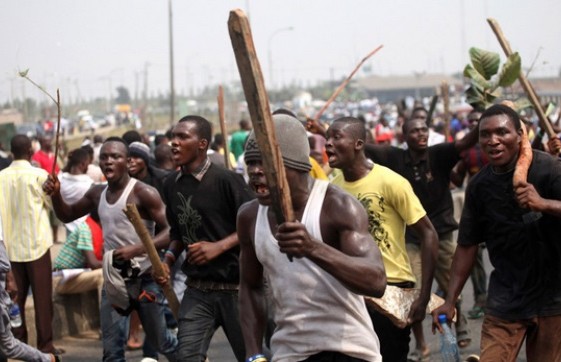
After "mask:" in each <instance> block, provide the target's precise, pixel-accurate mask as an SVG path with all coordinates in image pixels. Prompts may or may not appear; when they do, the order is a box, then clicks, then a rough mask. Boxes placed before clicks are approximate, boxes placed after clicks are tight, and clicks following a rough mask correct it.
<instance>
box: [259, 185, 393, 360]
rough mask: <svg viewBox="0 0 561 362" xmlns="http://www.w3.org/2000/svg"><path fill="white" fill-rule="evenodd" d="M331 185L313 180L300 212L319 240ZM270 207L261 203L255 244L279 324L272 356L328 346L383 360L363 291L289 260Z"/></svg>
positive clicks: (297, 356) (301, 355) (303, 354)
mask: <svg viewBox="0 0 561 362" xmlns="http://www.w3.org/2000/svg"><path fill="white" fill-rule="evenodd" d="M328 185H329V183H328V182H327V181H323V180H315V183H314V186H313V188H312V191H311V193H310V196H309V198H308V202H307V204H306V209H305V210H304V215H303V217H302V223H303V224H304V225H306V228H307V229H308V232H309V233H310V235H311V236H312V237H313V238H315V239H317V240H319V241H321V242H323V239H322V237H321V229H320V214H321V208H322V205H323V200H324V198H325V192H326V190H327V187H328ZM267 211H268V207H267V206H261V205H260V206H259V210H258V212H257V221H256V226H255V250H256V255H257V258H258V259H259V261H260V262H261V264H262V265H263V268H264V271H265V275H266V277H267V281H268V283H269V285H270V286H271V288H270V289H271V291H270V292H271V298H272V301H273V306H270V307H272V308H273V311H274V316H275V323H276V325H277V327H276V329H275V332H274V334H273V337H272V339H271V347H272V352H273V361H300V360H303V359H306V358H308V357H309V356H311V355H314V354H316V353H320V352H324V351H334V352H340V353H344V354H346V355H349V356H352V357H355V358H360V359H363V360H366V361H381V360H382V357H381V355H380V342H379V341H378V337H377V336H376V333H375V332H374V328H373V327H372V321H371V319H370V316H369V315H368V312H367V311H366V306H365V304H364V299H363V297H362V296H359V295H357V294H354V293H352V292H351V291H349V290H348V289H347V288H346V287H345V286H344V285H343V284H341V282H339V281H338V280H337V279H335V278H334V277H333V276H331V274H329V273H327V272H326V271H325V270H323V269H322V268H320V267H319V266H318V265H316V264H315V263H314V262H312V261H311V260H309V259H307V258H301V259H297V258H294V259H293V262H290V261H289V260H288V258H287V257H286V255H285V254H282V253H281V252H280V251H279V247H278V243H277V240H276V239H275V238H274V236H273V235H272V233H271V228H270V226H269V220H268V218H267ZM357 277H359V276H357Z"/></svg>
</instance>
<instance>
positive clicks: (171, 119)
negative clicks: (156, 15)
mask: <svg viewBox="0 0 561 362" xmlns="http://www.w3.org/2000/svg"><path fill="white" fill-rule="evenodd" d="M171 1H172V0H168V8H169V78H170V79H169V81H170V84H169V86H170V94H169V99H170V115H169V124H170V126H173V124H174V122H175V84H174V81H173V14H172V9H171Z"/></svg>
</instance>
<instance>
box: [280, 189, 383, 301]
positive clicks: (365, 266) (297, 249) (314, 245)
mask: <svg viewBox="0 0 561 362" xmlns="http://www.w3.org/2000/svg"><path fill="white" fill-rule="evenodd" d="M320 222H321V229H322V235H323V238H324V240H323V242H321V241H318V240H316V239H314V238H312V236H311V235H310V234H309V233H308V231H307V230H306V228H305V226H304V225H303V224H301V223H300V222H286V223H284V224H282V225H280V226H279V227H278V231H277V233H276V235H275V238H276V239H277V240H278V241H279V247H280V251H281V252H283V253H288V254H290V255H293V256H294V257H297V258H302V257H306V258H308V259H310V260H312V261H313V262H314V263H316V264H317V265H318V266H320V267H321V268H322V269H324V270H325V271H327V272H328V273H329V274H331V275H332V276H333V277H335V278H336V279H337V280H339V281H340V282H341V283H342V284H344V285H345V286H346V287H347V288H348V289H349V290H351V291H352V292H354V293H357V294H361V295H366V296H373V297H381V296H382V295H383V294H384V291H385V288H386V271H385V269H384V263H383V261H382V255H381V254H380V250H379V249H378V246H377V245H376V242H375V241H374V239H373V238H372V236H371V235H370V232H369V230H368V218H367V215H366V212H365V211H364V208H363V207H362V205H361V204H360V203H359V202H358V201H357V200H356V199H355V198H354V197H352V196H351V195H349V194H347V193H345V192H343V191H342V190H340V189H339V188H336V187H335V186H332V185H330V186H329V188H328V191H327V194H326V196H325V200H324V203H323V207H322V213H321V221H320Z"/></svg>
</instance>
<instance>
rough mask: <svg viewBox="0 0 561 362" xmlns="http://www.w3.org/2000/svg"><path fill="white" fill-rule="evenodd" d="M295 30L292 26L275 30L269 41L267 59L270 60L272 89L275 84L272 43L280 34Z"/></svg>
mask: <svg viewBox="0 0 561 362" xmlns="http://www.w3.org/2000/svg"><path fill="white" fill-rule="evenodd" d="M292 30H294V27H292V26H287V27H285V28H280V29H277V30H275V31H274V32H273V33H272V34H271V35H270V36H269V41H268V43H267V57H268V58H269V81H270V82H271V83H270V87H271V88H274V86H275V83H274V81H273V73H274V72H273V52H272V50H271V42H272V41H273V37H274V36H275V35H277V34H278V33H282V32H283V31H292Z"/></svg>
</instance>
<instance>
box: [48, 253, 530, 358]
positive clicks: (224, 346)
mask: <svg viewBox="0 0 561 362" xmlns="http://www.w3.org/2000/svg"><path fill="white" fill-rule="evenodd" d="M485 263H486V267H487V270H488V271H489V270H490V269H491V267H490V265H489V260H488V258H487V255H485ZM472 305H473V291H472V287H471V282H469V281H468V283H467V284H466V287H465V289H464V306H465V309H466V310H467V309H469V308H471V306H472ZM481 322H482V320H481V319H478V320H469V324H470V328H471V332H472V333H471V335H472V343H471V345H470V346H468V347H466V348H465V349H463V350H461V354H462V357H463V358H465V357H467V356H468V355H470V354H478V353H479V341H480V331H481ZM430 325H431V321H430V317H429V316H427V318H426V319H425V322H424V324H423V326H424V329H425V335H426V338H427V341H428V343H429V346H430V349H431V361H440V358H439V356H438V351H439V338H438V334H437V335H433V334H432V332H431V331H430ZM94 334H95V333H94ZM55 343H56V345H57V346H59V347H63V348H65V349H66V354H65V355H64V356H63V359H64V361H66V362H85V361H99V360H101V351H102V348H101V341H100V340H99V339H97V338H96V336H95V335H86V336H76V337H65V338H64V339H61V340H59V341H56V342H55ZM413 348H414V342H413V341H411V349H413ZM520 355H521V356H522V357H519V358H518V360H517V361H519V362H521V361H526V359H525V358H524V356H525V352H524V349H523V350H522V351H521V353H520ZM126 357H127V360H129V361H140V360H141V359H142V353H141V351H128V352H127V355H126ZM162 359H163V358H162ZM209 360H210V361H211V362H232V361H235V358H234V355H233V354H232V352H231V350H230V347H229V345H228V341H227V339H226V337H225V336H224V333H222V330H221V329H219V330H218V331H217V333H216V334H215V336H214V338H213V340H212V343H211V346H210V350H209Z"/></svg>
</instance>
